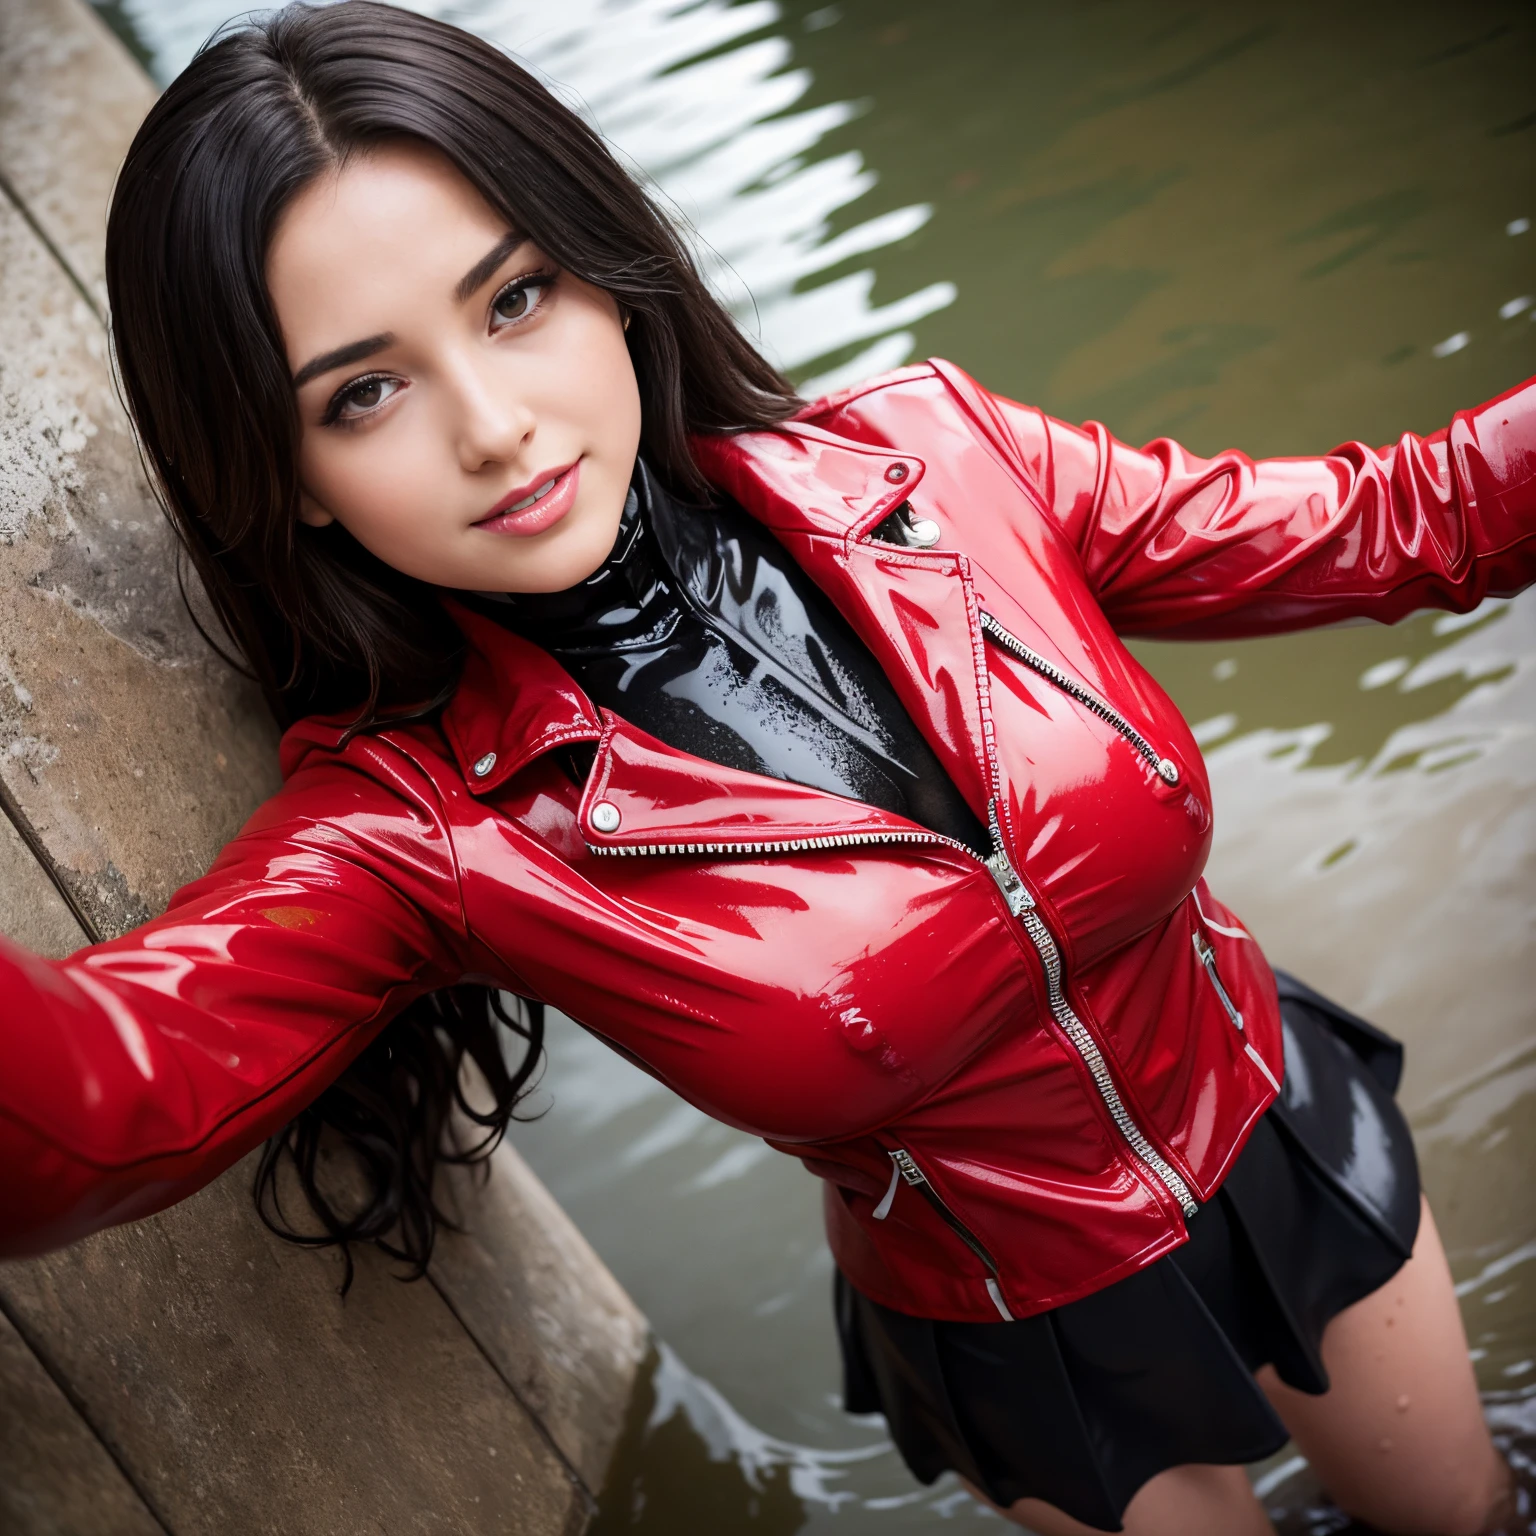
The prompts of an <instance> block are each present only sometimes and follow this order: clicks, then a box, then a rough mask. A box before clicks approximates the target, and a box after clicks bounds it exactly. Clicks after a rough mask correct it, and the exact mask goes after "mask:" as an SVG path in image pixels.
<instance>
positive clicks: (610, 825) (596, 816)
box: [592, 800, 620, 832]
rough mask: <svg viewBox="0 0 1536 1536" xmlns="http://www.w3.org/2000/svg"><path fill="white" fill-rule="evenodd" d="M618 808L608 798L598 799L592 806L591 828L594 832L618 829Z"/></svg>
mask: <svg viewBox="0 0 1536 1536" xmlns="http://www.w3.org/2000/svg"><path fill="white" fill-rule="evenodd" d="M619 820H620V818H619V808H618V806H616V805H614V804H613V803H612V802H611V801H608V800H599V801H598V802H597V804H596V805H594V806H593V807H592V829H593V830H594V831H595V832H617V831H618V830H619Z"/></svg>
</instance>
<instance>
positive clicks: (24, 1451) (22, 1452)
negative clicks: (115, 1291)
mask: <svg viewBox="0 0 1536 1536" xmlns="http://www.w3.org/2000/svg"><path fill="white" fill-rule="evenodd" d="M0 1531H8V1532H11V1533H13V1536H83V1533H84V1532H87V1531H90V1532H94V1533H100V1536H164V1531H165V1528H164V1527H163V1526H162V1525H161V1524H160V1522H159V1521H158V1520H156V1519H155V1517H154V1516H153V1515H152V1514H151V1513H150V1512H149V1510H148V1509H147V1508H146V1507H145V1504H144V1501H143V1500H142V1499H141V1498H140V1497H139V1496H138V1494H137V1493H136V1492H134V1489H133V1486H132V1485H131V1484H130V1483H129V1481H128V1479H127V1478H126V1477H124V1476H123V1474H122V1472H121V1470H120V1469H119V1468H118V1466H117V1465H116V1463H115V1462H114V1461H113V1460H112V1458H111V1457H110V1456H109V1455H108V1454H107V1452H106V1450H105V1449H104V1448H103V1447H102V1444H101V1442H100V1441H99V1440H98V1439H97V1438H96V1437H95V1435H93V1434H92V1433H91V1431H90V1429H89V1428H88V1427H87V1426H86V1424H85V1421H84V1420H83V1419H81V1417H80V1416H79V1414H77V1413H76V1412H75V1410H74V1409H73V1408H72V1407H71V1406H70V1404H69V1400H68V1399H67V1398H66V1397H65V1396H64V1394H63V1393H62V1392H61V1391H60V1390H59V1388H58V1387H57V1386H56V1385H55V1384H54V1382H53V1380H52V1379H51V1378H50V1377H49V1375H48V1373H47V1372H46V1371H45V1370H44V1369H43V1367H42V1365H41V1364H40V1363H39V1362H38V1359H37V1356H36V1355H34V1354H33V1353H32V1351H31V1350H30V1349H28V1348H27V1346H26V1344H25V1343H23V1342H22V1338H21V1335H20V1334H18V1333H17V1332H16V1330H15V1329H14V1328H13V1327H12V1326H11V1325H10V1323H9V1322H8V1321H7V1320H6V1318H5V1317H4V1315H3V1314H0Z"/></svg>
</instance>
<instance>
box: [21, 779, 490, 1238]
mask: <svg viewBox="0 0 1536 1536" xmlns="http://www.w3.org/2000/svg"><path fill="white" fill-rule="evenodd" d="M462 941H463V929H462V919H461V913H460V907H459V898H458V885H457V880H456V878H455V875H454V870H453V861H452V856H451V852H450V850H449V849H448V848H447V846H446V843H445V841H444V839H443V837H442V835H441V833H440V831H439V830H438V829H437V828H436V827H435V826H434V825H433V824H432V822H431V819H430V817H429V816H428V815H427V814H426V813H424V811H423V807H422V806H421V805H420V804H412V803H410V801H409V800H407V799H403V798H401V797H399V796H397V795H395V794H393V793H391V792H390V791H389V790H387V789H385V788H384V787H383V786H382V785H380V784H378V783H376V782H374V781H373V780H371V779H369V778H366V777H365V776H364V775H362V774H359V773H356V772H352V771H349V770H347V769H345V768H339V767H335V766H323V767H321V768H319V769H316V770H312V771H309V772H306V773H303V774H300V775H299V776H297V777H296V778H294V779H292V780H290V781H289V783H288V785H287V786H286V787H285V788H284V790H283V791H282V793H280V794H279V795H278V796H277V797H276V798H275V799H274V800H272V801H270V802H269V803H268V804H267V805H266V806H264V807H262V809H261V810H260V811H258V812H257V814H256V816H255V817H254V818H253V819H252V821H251V822H250V824H249V825H248V826H247V827H246V828H245V829H244V831H243V832H241V834H240V835H239V837H237V838H236V839H235V840H234V842H232V843H231V844H230V845H229V846H228V847H227V848H226V849H225V850H224V852H223V853H222V854H221V855H220V857H219V859H218V861H217V862H216V863H215V865H214V866H213V868H212V869H211V870H210V871H209V872H208V874H207V875H206V876H204V877H203V879H201V880H198V881H196V882H195V883H194V884H192V885H189V886H187V887H186V888H185V889H183V890H182V891H180V892H178V893H177V895H176V896H175V897H174V898H173V900H172V902H171V905H170V907H169V909H168V910H167V911H166V912H165V914H164V915H163V916H162V917H160V918H158V919H157V920H156V921H154V922H151V923H147V924H145V925H144V926H143V927H141V928H137V929H135V930H134V931H133V932H132V933H129V934H126V935H125V936H124V937H122V938H120V939H116V940H113V941H112V942H110V943H106V944H98V945H94V946H92V947H91V948H89V949H83V950H80V951H79V952H78V953H76V954H74V955H71V956H70V957H69V958H68V959H66V960H62V961H55V962H50V961H45V960H41V959H39V958H38V957H36V956H35V955H31V954H28V953H26V952H25V951H23V950H20V949H18V948H16V947H15V946H13V945H9V944H6V943H5V941H4V940H0V1256H12V1255H20V1254H27V1253H36V1252H41V1251H43V1250H45V1249H48V1248H54V1247H58V1246H59V1245H61V1244H63V1243H67V1242H71V1241H74V1240H75V1239H76V1238H79V1237H82V1236H84V1235H85V1234H87V1233H88V1232H91V1231H94V1230H96V1229H97V1228H99V1227H104V1226H108V1225H111V1224H112V1223H114V1222H119V1221H127V1220H131V1219H133V1218H136V1217H139V1216H145V1215H148V1214H149V1213H150V1212H152V1211H156V1210H160V1209H162V1208H163V1207H165V1206H167V1205H170V1204H172V1203H174V1202H175V1201H177V1200H180V1199H182V1198H183V1197H185V1196H186V1195H189V1194H191V1193H192V1192H193V1191H194V1190H196V1189H198V1188H200V1187H201V1186H202V1185H204V1184H206V1183H207V1182H208V1181H209V1180H211V1179H213V1178H214V1177H215V1176H216V1175H218V1174H219V1173H220V1172H222V1171H223V1170H224V1169H225V1168H227V1167H228V1166H230V1164H232V1163H234V1162H235V1161H237V1160H238V1159H239V1158H240V1157H241V1156H243V1155H244V1154H245V1153H246V1152H247V1151H249V1150H250V1149H251V1148H252V1147H254V1146H256V1145H258V1144H259V1143H260V1142H261V1141H262V1140H264V1139H265V1138H266V1137H267V1136H268V1135H270V1134H271V1133H272V1132H274V1131H275V1130H277V1129H278V1128H279V1127H280V1126H282V1125H283V1124H284V1123H285V1122H286V1121H287V1120H289V1119H290V1118H291V1117H292V1116H293V1115H294V1114H295V1113H296V1112H297V1111H298V1110H299V1109H300V1108H301V1107H302V1106H303V1105H304V1104H306V1103H308V1102H309V1101H310V1100H311V1099H313V1098H314V1097H315V1096H316V1095H317V1094H318V1093H319V1092H320V1091H321V1090H322V1089H323V1088H324V1087H325V1086H326V1085H327V1084H328V1083H329V1082H330V1081H331V1080H332V1079H334V1078H335V1077H336V1076H337V1074H338V1073H340V1072H341V1071H342V1069H343V1068H344V1067H345V1066H346V1065H347V1064H348V1063H349V1062H350V1061H351V1060H352V1059H353V1057H355V1056H356V1055H357V1053H358V1052H359V1051H361V1050H362V1048H363V1047H364V1046H365V1045H366V1044H367V1043H368V1041H369V1040H370V1039H371V1038H372V1037H373V1035H374V1034H375V1033H376V1032H377V1031H378V1029H379V1028H380V1027H382V1025H383V1024H384V1023H386V1022H387V1021H388V1019H389V1018H390V1017H391V1016H392V1015H393V1014H394V1012H396V1011H397V1010H398V1009H399V1008H400V1007H401V1006H403V1005H404V1004H405V1003H406V1002H408V1001H409V1000H410V999H411V998H413V997H416V996H419V995H420V994H421V993H423V992H426V991H430V990H432V989H434V988H436V987H438V986H442V985H445V984H446V983H448V982H452V981H457V980H458V979H459V977H460V975H461V974H462V969H463V968H462V965H461V963H460V957H461V952H462V948H463V942H462Z"/></svg>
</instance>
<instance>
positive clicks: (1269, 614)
mask: <svg viewBox="0 0 1536 1536" xmlns="http://www.w3.org/2000/svg"><path fill="white" fill-rule="evenodd" d="M967 382H968V381H967ZM972 387H974V386H972ZM985 404H986V406H988V407H990V409H989V410H988V411H987V412H986V415H987V417H988V418H989V419H990V422H991V423H992V424H993V425H995V426H999V427H1002V428H1005V430H1006V434H1007V441H1006V443H1005V444H1004V445H1003V446H1004V447H1005V451H1006V452H1008V453H1009V454H1010V456H1016V457H1015V460H1014V461H1015V464H1016V465H1017V466H1018V467H1020V468H1021V469H1022V472H1023V473H1024V474H1025V475H1026V476H1027V477H1028V479H1029V480H1030V481H1031V482H1032V483H1033V485H1034V486H1035V487H1036V488H1037V490H1038V491H1039V493H1040V494H1041V496H1042V498H1043V499H1044V502H1045V505H1046V510H1047V511H1048V512H1049V513H1051V514H1052V515H1053V516H1054V518H1055V519H1056V520H1057V521H1058V522H1059V523H1060V525H1061V526H1062V527H1063V528H1064V529H1065V530H1066V532H1067V534H1068V536H1069V537H1070V538H1071V540H1072V541H1073V543H1074V544H1075V545H1076V547H1077V550H1078V552H1079V554H1080V556H1081V558H1082V561H1083V565H1084V567H1085V568H1086V570H1087V572H1088V576H1089V580H1090V581H1091V582H1092V584H1093V586H1094V589H1095V591H1096V593H1097V595H1098V598H1099V601H1100V604H1101V605H1102V607H1103V609H1104V611H1105V613H1106V614H1107V615H1108V616H1109V619H1110V622H1111V623H1113V624H1114V626H1115V628H1116V629H1117V630H1120V631H1121V632H1122V633H1127V634H1142V635H1166V636H1184V637H1187V638H1190V639H1220V638H1226V637H1231V636H1240V635H1256V634H1269V633H1274V632H1277V631H1281V630H1293V629H1306V628H1309V627H1311V626H1313V625H1318V624H1330V623H1335V622H1337V621H1339V620H1341V619H1351V618H1360V617H1364V618H1371V619H1377V620H1380V621H1382V622H1384V623H1391V622H1393V621H1394V620H1396V619H1400V618H1403V617H1404V616H1406V615H1407V614H1409V613H1412V612H1414V611H1415V610H1417V609H1421V608H1448V609H1452V610H1455V611H1457V612H1465V611H1467V610H1469V609H1471V608H1475V607H1476V606H1477V604H1478V603H1479V602H1481V601H1482V600H1483V598H1485V597H1488V596H1490V595H1492V596H1509V595H1511V594H1513V593H1514V592H1517V591H1519V590H1520V589H1521V588H1522V587H1524V586H1526V585H1528V584H1529V583H1530V582H1531V581H1533V580H1536V381H1532V382H1528V383H1526V384H1523V385H1521V386H1519V387H1518V388H1516V389H1512V390H1510V391H1509V393H1507V394H1505V395H1502V396H1500V397H1499V398H1498V399H1496V400H1493V401H1491V402H1490V403H1489V404H1487V405H1484V406H1480V407H1478V408H1477V409H1475V410H1468V411H1461V412H1458V413H1457V415H1456V416H1455V418H1454V419H1453V420H1452V422H1451V424H1450V426H1449V427H1448V428H1446V429H1445V430H1444V431H1441V432H1436V433H1434V434H1433V435H1432V436H1429V437H1417V436H1414V435H1412V434H1408V435H1405V436H1403V437H1401V438H1399V439H1398V441H1397V442H1396V443H1394V444H1393V445H1391V446H1390V447H1387V448H1371V447H1368V446H1366V445H1365V444H1364V443H1345V444H1342V445H1341V446H1340V447H1338V448H1335V449H1334V450H1333V451H1332V452H1331V453H1328V454H1323V455H1321V456H1319V457H1316V458H1294V459H1265V460H1259V461H1257V462H1256V461H1254V460H1252V459H1250V458H1248V457H1246V456H1245V455H1244V454H1241V453H1236V452H1228V453H1220V454H1217V455H1216V456H1215V457H1214V458H1210V459H1202V458H1197V457H1196V456H1195V455H1194V454H1191V453H1187V452H1185V451H1184V449H1182V448H1180V447H1179V445H1178V444H1177V443H1173V442H1169V441H1167V440H1166V439H1163V440H1159V441H1157V442H1153V443H1149V444H1148V445H1147V446H1146V447H1145V448H1129V447H1127V446H1126V445H1125V444H1124V443H1120V442H1117V441H1116V440H1115V439H1114V438H1113V437H1112V436H1110V434H1109V433H1108V432H1107V431H1106V430H1105V429H1104V428H1103V427H1102V426H1099V425H1098V424H1097V423H1089V424H1088V425H1087V426H1085V427H1075V426H1069V425H1067V424H1065V423H1063V422H1059V421H1055V420H1052V419H1051V418H1050V417H1049V416H1046V415H1045V414H1044V413H1043V412H1041V411H1038V410H1034V409H1032V408H1029V407H1026V406H1021V405H1016V404H1014V403H1013V402H1011V401H1008V400H1003V399H1000V398H999V397H997V396H987V398H986V401H985ZM1001 436H1002V432H1001V431H1000V432H999V437H1001Z"/></svg>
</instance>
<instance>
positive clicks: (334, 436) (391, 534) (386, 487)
mask: <svg viewBox="0 0 1536 1536" xmlns="http://www.w3.org/2000/svg"><path fill="white" fill-rule="evenodd" d="M421 414H422V413H419V412H403V413H401V419H399V420H396V421H392V422H389V423H388V424H387V428H386V430H384V431H371V432H359V433H357V434H355V435H353V434H350V433H346V432H335V431H312V432H307V433H306V434H305V439H304V442H303V444H302V446H301V448H300V451H299V472H300V477H301V479H302V481H303V484H304V487H305V489H306V490H307V491H308V492H309V494H310V495H311V496H313V497H314V499H315V500H316V501H318V502H319V503H320V504H321V505H322V506H323V507H325V508H326V509H328V510H329V511H330V512H332V513H333V514H334V515H335V517H336V519H337V521H339V522H340V523H341V524H342V525H343V526H344V527H345V528H346V529H347V531H348V532H349V533H351V534H352V536H353V537H354V538H355V539H357V540H358V541H359V542H360V543H361V544H363V545H365V546H366V547H367V548H369V549H371V550H372V551H373V552H374V553H375V554H377V555H380V556H381V557H383V558H384V559H386V560H389V559H390V551H391V550H392V549H402V550H405V549H410V548H411V547H413V546H414V545H415V544H416V543H417V542H418V541H420V540H421V539H423V538H424V537H426V536H427V534H428V532H429V529H428V527H427V526H426V524H427V520H426V519H424V518H423V517H422V515H421V513H422V508H423V507H424V506H430V505H431V504H432V497H431V489H432V487H433V486H434V485H435V486H436V487H437V488H438V490H439V492H440V491H441V489H442V484H443V473H444V468H443V465H442V464H441V463H440V462H439V458H440V456H441V453H442V444H441V442H440V441H439V440H438V439H437V437H436V435H435V434H433V433H431V432H428V431H426V430H424V429H425V426H426V423H424V422H423V421H421V420H420V419H419V418H420V416H421ZM413 417H414V418H417V419H414V420H413V419H410V418H413ZM391 563H394V562H393V561H391Z"/></svg>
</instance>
